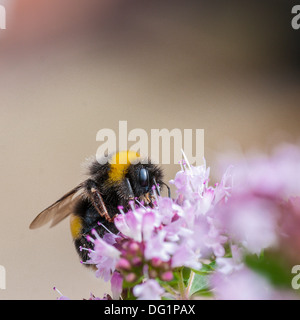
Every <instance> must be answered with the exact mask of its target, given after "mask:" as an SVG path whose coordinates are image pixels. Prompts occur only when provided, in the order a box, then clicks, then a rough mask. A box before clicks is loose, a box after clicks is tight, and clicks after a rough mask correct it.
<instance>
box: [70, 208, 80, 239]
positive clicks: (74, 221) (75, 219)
mask: <svg viewBox="0 0 300 320" xmlns="http://www.w3.org/2000/svg"><path fill="white" fill-rule="evenodd" d="M70 227H71V234H72V237H73V239H77V238H79V236H80V235H81V229H82V220H81V217H79V216H75V215H74V214H72V215H71V218H70Z"/></svg>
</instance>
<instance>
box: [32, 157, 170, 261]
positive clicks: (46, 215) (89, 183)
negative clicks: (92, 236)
mask: <svg viewBox="0 0 300 320" xmlns="http://www.w3.org/2000/svg"><path fill="white" fill-rule="evenodd" d="M144 162H145V161H143V159H142V158H141V157H140V155H139V154H138V153H136V152H133V151H121V152H117V153H115V154H113V155H111V156H110V157H109V160H108V162H106V163H105V164H100V163H99V162H98V161H97V160H93V161H92V162H91V163H90V165H89V167H88V173H89V178H88V179H87V180H85V181H83V182H82V183H80V184H79V185H78V186H77V187H75V188H74V189H72V190H71V191H69V192H68V193H66V194H65V195H64V196H62V197H61V198H60V199H59V200H57V201H56V202H55V203H53V204H52V205H51V206H49V207H48V208H46V209H45V210H43V211H42V212H41V213H40V214H39V215H38V216H37V217H36V218H35V219H34V220H33V221H32V222H31V224H30V226H29V228H30V229H35V228H39V227H41V226H43V225H44V224H46V223H48V222H50V221H51V225H50V227H53V226H55V225H56V224H58V223H59V222H61V221H62V220H63V219H65V218H66V217H68V216H70V229H71V235H72V238H73V240H74V244H75V248H76V250H77V253H78V255H79V257H80V258H81V260H82V261H83V262H85V261H86V260H88V251H87V250H81V247H83V248H87V249H88V248H90V249H92V244H91V242H89V241H87V235H88V234H89V233H90V231H91V230H92V229H95V230H96V231H97V233H98V234H99V235H100V237H103V235H104V233H105V232H106V230H105V228H106V229H108V230H109V231H111V232H113V233H117V232H118V230H117V229H116V227H115V225H114V217H115V216H116V215H117V213H118V212H119V210H118V207H119V206H122V207H123V211H124V212H125V213H126V212H127V211H128V210H129V209H130V208H131V207H130V205H129V202H130V200H131V201H135V202H136V203H137V204H141V203H143V205H144V206H150V207H153V201H154V199H155V197H154V190H156V192H157V194H158V195H160V187H161V186H162V185H165V186H166V187H167V188H168V191H170V189H169V187H168V186H167V185H166V184H165V183H164V182H163V180H162V179H163V173H162V170H161V168H160V167H158V166H156V165H154V164H152V163H151V161H150V160H148V161H147V163H144ZM169 193H170V192H169ZM103 226H104V227H103Z"/></svg>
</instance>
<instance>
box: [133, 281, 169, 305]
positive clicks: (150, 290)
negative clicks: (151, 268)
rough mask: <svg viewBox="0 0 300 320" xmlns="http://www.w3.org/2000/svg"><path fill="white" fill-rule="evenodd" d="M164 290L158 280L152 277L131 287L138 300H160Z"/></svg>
mask: <svg viewBox="0 0 300 320" xmlns="http://www.w3.org/2000/svg"><path fill="white" fill-rule="evenodd" d="M164 292H165V291H164V289H163V288H162V287H161V286H160V285H159V284H158V282H157V281H155V280H152V279H148V280H146V281H145V282H144V283H142V284H139V285H136V286H135V287H134V288H133V294H134V295H135V296H136V297H137V299H138V300H160V299H161V296H162V294H164Z"/></svg>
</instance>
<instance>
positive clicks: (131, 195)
mask: <svg viewBox="0 0 300 320" xmlns="http://www.w3.org/2000/svg"><path fill="white" fill-rule="evenodd" d="M125 181H126V184H127V188H128V190H129V198H130V199H132V200H134V193H133V190H132V187H131V184H130V181H129V179H128V178H126V180H125Z"/></svg>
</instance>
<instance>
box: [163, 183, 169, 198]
mask: <svg viewBox="0 0 300 320" xmlns="http://www.w3.org/2000/svg"><path fill="white" fill-rule="evenodd" d="M161 184H163V185H165V186H166V187H167V189H168V197H169V198H171V189H170V187H169V186H168V185H167V184H166V183H165V182H163V181H161Z"/></svg>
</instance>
